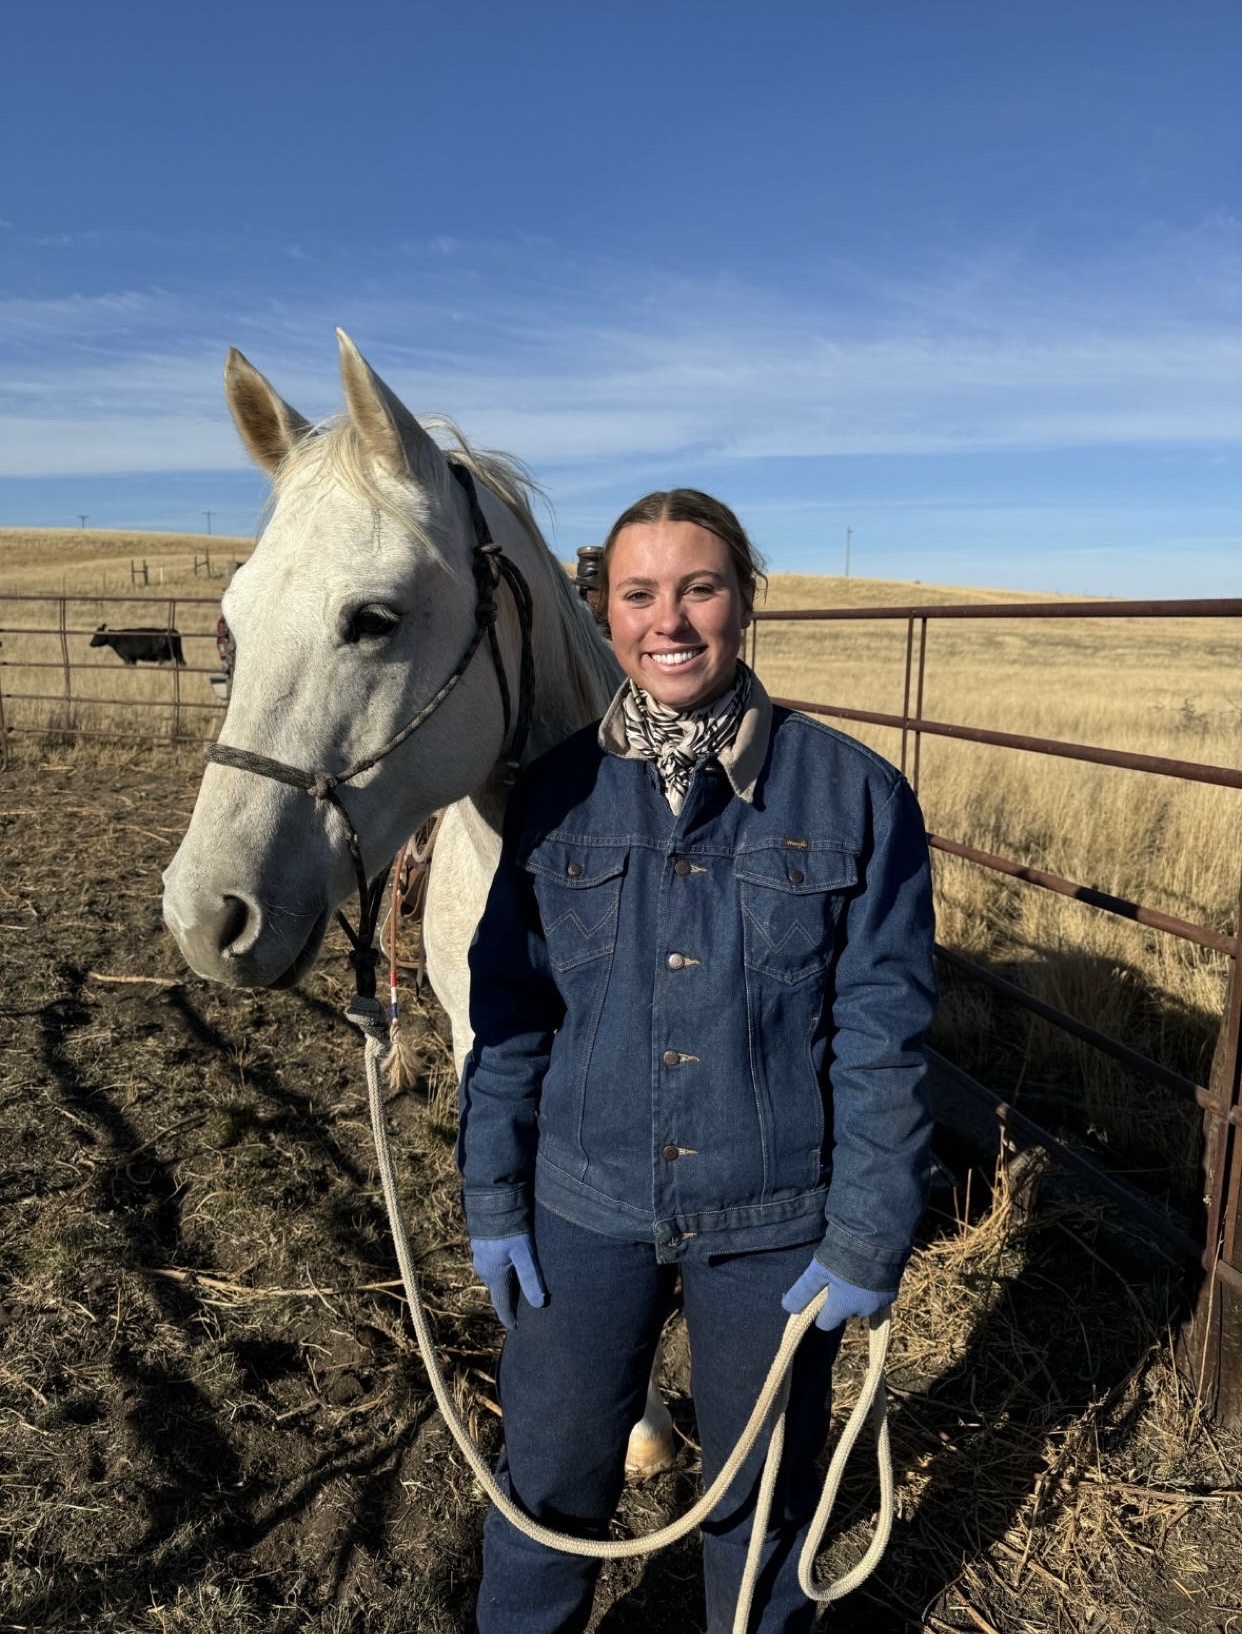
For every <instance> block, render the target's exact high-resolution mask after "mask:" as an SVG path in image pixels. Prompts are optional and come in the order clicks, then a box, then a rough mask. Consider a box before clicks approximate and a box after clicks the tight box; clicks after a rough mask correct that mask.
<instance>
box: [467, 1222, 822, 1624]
mask: <svg viewBox="0 0 1242 1634" xmlns="http://www.w3.org/2000/svg"><path fill="white" fill-rule="evenodd" d="M535 1240H536V1247H537V1249H538V1253H539V1261H540V1265H541V1266H542V1268H543V1275H544V1280H545V1282H546V1283H547V1288H548V1302H547V1304H546V1305H545V1306H544V1307H543V1308H542V1309H540V1310H536V1309H534V1308H533V1307H532V1306H530V1305H528V1304H527V1303H526V1301H525V1300H523V1301H522V1302H521V1304H520V1306H519V1310H518V1317H517V1325H516V1327H515V1328H514V1329H513V1331H512V1332H511V1333H510V1334H509V1336H508V1338H507V1339H506V1341H505V1346H504V1351H503V1353H502V1355H501V1360H500V1373H499V1386H500V1398H501V1405H502V1407H503V1410H504V1422H505V1447H504V1451H503V1452H502V1453H501V1456H500V1460H499V1462H498V1464H497V1475H498V1476H499V1477H500V1479H501V1482H502V1484H503V1485H505V1486H506V1487H507V1489H508V1491H509V1492H510V1494H511V1495H512V1496H513V1497H514V1499H515V1500H516V1501H517V1502H518V1503H520V1504H521V1505H522V1507H523V1508H524V1509H525V1510H526V1511H527V1512H528V1513H529V1514H531V1515H534V1516H535V1517H536V1518H537V1519H539V1520H541V1521H543V1522H544V1523H545V1524H547V1525H551V1526H555V1527H557V1528H559V1529H561V1530H567V1531H570V1532H573V1533H575V1534H577V1535H580V1536H583V1537H592V1538H603V1537H606V1536H607V1533H608V1523H609V1520H610V1518H611V1516H612V1513H613V1510H614V1509H615V1507H616V1504H617V1501H618V1499H619V1498H620V1496H621V1489H622V1485H623V1483H624V1479H625V1449H626V1442H627V1440H628V1438H629V1432H630V1429H631V1428H632V1426H633V1425H634V1424H635V1423H636V1422H637V1421H638V1419H639V1417H640V1416H641V1414H642V1410H643V1406H644V1403H645V1401H646V1393H647V1378H648V1374H649V1373H650V1369H651V1363H652V1358H653V1357H654V1354H655V1348H656V1342H657V1340H658V1338H659V1334H660V1328H661V1326H662V1324H663V1322H664V1318H665V1316H666V1315H667V1313H668V1310H669V1307H670V1303H671V1300H672V1294H673V1283H674V1279H675V1275H676V1272H675V1269H674V1268H673V1267H671V1266H668V1265H660V1264H658V1263H657V1261H656V1256H655V1249H654V1247H653V1245H652V1244H651V1243H633V1242H626V1241H624V1240H621V1239H618V1238H612V1237H604V1236H601V1235H600V1234H599V1233H597V1232H593V1231H587V1230H585V1229H584V1228H583V1227H581V1226H577V1225H573V1224H571V1223H570V1222H569V1221H568V1220H564V1219H561V1218H560V1216H559V1215H556V1214H553V1213H551V1211H550V1210H548V1209H545V1208H542V1207H541V1208H538V1209H537V1210H536V1218H535ZM812 1246H813V1245H812V1244H810V1243H807V1244H803V1245H799V1246H797V1247H794V1248H776V1249H769V1250H766V1251H761V1252H755V1253H746V1254H730V1255H721V1256H717V1257H713V1258H712V1259H709V1260H703V1261H686V1262H685V1263H683V1265H682V1267H681V1276H682V1283H683V1289H684V1300H685V1313H686V1324H687V1327H688V1330H689V1334H690V1355H691V1389H692V1391H693V1395H694V1407H695V1414H696V1417H697V1420H698V1427H699V1439H700V1443H701V1446H702V1449H703V1479H704V1482H705V1483H710V1482H711V1480H712V1478H713V1477H714V1475H715V1474H716V1472H717V1471H718V1470H719V1469H720V1468H721V1466H722V1465H723V1463H724V1462H725V1459H726V1458H727V1457H728V1455H729V1453H730V1452H731V1451H732V1449H733V1446H734V1444H735V1443H736V1441H737V1438H738V1436H739V1434H740V1433H741V1430H742V1428H743V1426H744V1425H745V1423H746V1420H747V1419H748V1418H749V1416H750V1412H751V1409H752V1408H753V1406H754V1403H755V1398H756V1397H757V1395H758V1393H759V1390H760V1388H761V1386H762V1384H763V1381H764V1379H765V1378H766V1376H767V1372H768V1369H769V1367H770V1366H771V1364H772V1358H773V1356H774V1355H775V1354H776V1350H777V1348H778V1346H779V1344H780V1339H781V1335H782V1333H783V1331H784V1328H785V1323H786V1321H787V1320H788V1318H787V1317H786V1315H785V1312H784V1311H783V1310H782V1309H781V1304H780V1301H781V1295H782V1294H783V1293H784V1292H785V1290H786V1288H788V1287H789V1285H790V1284H791V1283H792V1282H794V1281H795V1280H796V1278H797V1277H798V1276H799V1275H800V1274H801V1273H802V1272H803V1271H804V1270H805V1269H806V1264H807V1261H808V1259H809V1258H810V1255H811V1251H812ZM838 1337H839V1336H838V1334H835V1333H833V1334H825V1333H821V1332H820V1331H819V1330H818V1329H817V1328H812V1330H811V1332H810V1333H809V1334H808V1335H807V1337H806V1338H805V1339H804V1341H803V1343H802V1346H801V1349H800V1350H799V1353H798V1358H797V1361H796V1363H795V1366H794V1372H793V1380H792V1385H791V1392H790V1403H789V1410H788V1416H787V1419H786V1441H785V1454H784V1458H783V1460H782V1467H781V1475H780V1479H779V1481H778V1484H777V1489H776V1495H775V1498H774V1502H773V1508H772V1523H771V1529H770V1532H769V1535H768V1540H767V1543H766V1545H765V1551H764V1558H763V1564H762V1568H761V1572H760V1578H759V1584H758V1587H757V1590H756V1594H755V1600H754V1607H753V1610H752V1615H751V1629H752V1634H803V1631H806V1630H809V1629H810V1628H811V1627H812V1624H813V1622H814V1609H815V1608H814V1607H813V1606H812V1605H811V1603H810V1602H809V1601H808V1600H806V1599H805V1598H804V1597H803V1595H802V1591H801V1590H800V1589H799V1587H798V1553H799V1551H800V1549H801V1547H802V1542H803V1539H804V1538H805V1535H806V1529H807V1526H808V1524H809V1522H810V1519H811V1515H812V1514H813V1512H814V1509H815V1503H816V1499H817V1497H818V1487H819V1483H818V1481H817V1479H816V1474H815V1467H814V1465H815V1459H816V1456H817V1454H818V1453H819V1451H820V1449H821V1447H822V1446H823V1444H824V1440H825V1438H826V1435H827V1431H828V1418H829V1408H830V1398H831V1386H832V1362H833V1357H834V1356H835V1354H836V1349H837V1342H838ZM765 1451H766V1438H765V1437H761V1438H760V1441H759V1444H758V1446H757V1447H756V1448H755V1449H754V1450H753V1451H752V1453H751V1456H750V1458H749V1459H748V1460H747V1462H746V1463H745V1465H744V1466H743V1467H742V1469H741V1471H740V1472H739V1474H738V1476H737V1478H736V1480H735V1481H734V1483H733V1485H732V1486H731V1487H730V1489H729V1491H728V1493H726V1495H725V1497H724V1499H723V1500H722V1502H721V1503H720V1504H719V1505H718V1506H717V1508H716V1510H715V1511H713V1513H712V1515H711V1516H710V1517H709V1519H708V1521H707V1522H706V1523H705V1525H704V1527H703V1573H704V1587H705V1591H706V1599H707V1628H708V1634H728V1631H729V1630H730V1629H731V1627H732V1622H733V1611H734V1606H735V1603H736V1599H737V1591H738V1586H739V1584H740V1582H741V1578H742V1571H743V1568H744V1566H745V1561H746V1549H747V1544H748V1542H749V1538H750V1518H751V1514H752V1511H753V1508H754V1501H755V1495H756V1492H757V1490H758V1485H759V1476H760V1471H761V1469H762V1464H763V1456H764V1453H765ZM598 1573H599V1562H598V1561H594V1560H586V1559H581V1558H579V1557H578V1556H576V1555H567V1554H562V1553H560V1552H558V1551H556V1550H550V1549H544V1548H542V1547H541V1546H540V1545H538V1544H536V1543H532V1542H531V1541H530V1540H529V1539H527V1538H525V1537H523V1536H522V1534H521V1533H519V1532H518V1531H517V1530H516V1528H514V1527H513V1526H511V1525H510V1524H509V1522H508V1521H506V1520H504V1519H503V1518H502V1517H501V1516H500V1514H499V1513H498V1512H497V1511H496V1510H495V1509H493V1510H491V1511H490V1512H489V1514H488V1517H487V1521H486V1524H485V1526H484V1533H483V1581H482V1584H481V1586H480V1590H479V1599H478V1608H477V1612H476V1617H477V1623H476V1626H477V1629H478V1634H579V1631H580V1630H582V1629H584V1628H585V1627H586V1625H587V1622H588V1620H589V1617H590V1614H591V1599H592V1594H593V1591H594V1587H595V1579H596V1577H597V1575H598Z"/></svg>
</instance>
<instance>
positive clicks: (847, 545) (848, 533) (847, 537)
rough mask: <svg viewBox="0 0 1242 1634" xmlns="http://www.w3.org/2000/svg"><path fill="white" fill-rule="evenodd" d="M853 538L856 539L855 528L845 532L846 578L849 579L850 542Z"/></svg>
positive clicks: (847, 529)
mask: <svg viewBox="0 0 1242 1634" xmlns="http://www.w3.org/2000/svg"><path fill="white" fill-rule="evenodd" d="M853 537H854V530H853V528H846V530H845V576H846V578H847V579H848V578H849V576H850V540H851V539H853Z"/></svg>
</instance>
